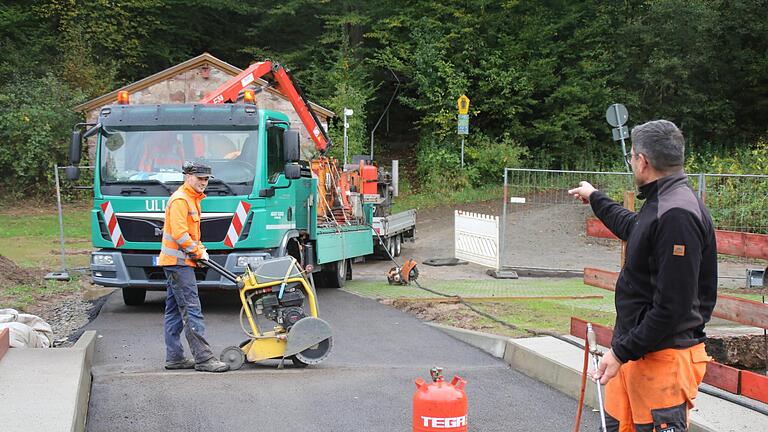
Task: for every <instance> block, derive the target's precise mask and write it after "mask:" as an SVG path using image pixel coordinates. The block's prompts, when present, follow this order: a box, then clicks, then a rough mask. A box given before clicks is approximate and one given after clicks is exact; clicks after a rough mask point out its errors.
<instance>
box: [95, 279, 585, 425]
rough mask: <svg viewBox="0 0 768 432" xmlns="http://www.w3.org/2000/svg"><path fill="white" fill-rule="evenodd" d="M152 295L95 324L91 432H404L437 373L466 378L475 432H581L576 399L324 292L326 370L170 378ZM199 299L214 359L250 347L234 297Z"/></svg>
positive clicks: (366, 303) (380, 309)
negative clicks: (329, 332) (329, 345)
mask: <svg viewBox="0 0 768 432" xmlns="http://www.w3.org/2000/svg"><path fill="white" fill-rule="evenodd" d="M147 297H148V301H147V303H146V304H145V305H143V306H139V307H128V306H125V305H123V304H122V298H121V296H120V294H119V293H116V294H113V295H111V296H110V298H109V300H108V301H107V303H106V304H105V305H104V307H103V308H102V310H101V312H100V314H99V316H98V317H97V318H96V319H95V320H94V321H93V322H92V323H91V324H90V325H89V326H88V330H96V331H98V333H99V338H98V340H97V343H96V351H95V353H94V360H93V368H92V374H93V384H92V389H91V400H90V405H89V409H88V422H87V430H88V431H103V430H109V431H113V432H114V431H135V430H142V431H166V430H169V428H173V429H178V430H190V431H192V430H247V429H254V428H256V429H259V430H261V429H269V430H275V429H282V428H286V429H287V430H294V431H329V432H330V431H371V432H378V431H382V432H383V431H387V432H391V431H406V430H411V406H412V397H413V393H414V391H415V389H416V387H415V384H414V380H415V379H416V378H424V379H428V377H429V369H430V368H431V367H433V366H442V367H443V368H444V373H445V376H446V378H447V379H448V380H450V379H451V378H452V377H453V375H460V376H461V377H462V378H464V379H465V380H466V381H467V385H466V392H467V396H468V399H469V430H472V431H484V432H485V431H505V432H507V431H530V430H553V431H554V430H557V431H566V430H572V429H573V419H574V415H575V412H576V403H577V402H576V401H575V400H574V399H572V398H569V397H567V396H565V395H564V394H562V393H560V392H558V391H557V390H554V389H552V388H550V387H548V386H546V385H544V384H542V383H540V382H538V381H535V380H533V379H531V378H528V377H527V376H525V375H522V374H520V373H518V372H517V371H515V370H512V369H510V368H509V366H508V365H507V364H506V363H504V362H503V361H501V360H499V359H496V358H494V357H492V356H490V355H488V354H486V353H484V352H482V351H480V350H478V349H476V348H474V347H472V346H469V345H467V344H465V343H463V342H461V341H458V340H456V339H454V338H452V337H450V336H448V335H446V334H444V333H442V332H440V331H439V330H437V329H434V328H431V327H429V326H427V325H424V323H422V322H421V321H419V320H418V319H416V318H414V317H413V316H411V315H408V314H406V313H403V312H400V311H398V310H396V309H393V308H390V307H388V306H385V305H382V304H379V303H378V302H376V301H374V300H370V299H364V298H361V297H358V296H355V295H353V294H350V293H347V292H344V291H339V290H320V291H319V293H318V297H319V300H318V301H319V307H320V316H321V318H323V319H325V320H327V321H328V322H329V323H330V324H331V327H332V328H333V331H334V348H333V351H332V353H331V355H330V357H329V358H328V359H327V360H326V361H324V362H323V363H321V364H319V365H316V366H310V367H309V368H307V369H297V368H293V367H292V365H291V363H290V361H286V364H285V368H284V369H277V364H278V363H277V362H274V361H272V362H266V363H262V364H246V365H244V366H243V368H242V369H240V370H238V371H233V372H227V373H223V374H210V373H201V372H195V371H165V370H164V369H163V365H164V344H163V331H162V326H163V307H164V297H165V295H164V293H148V296H147ZM202 300H203V312H204V314H205V321H206V338H207V339H208V341H209V342H210V343H211V344H212V345H213V349H214V352H216V353H218V352H220V351H221V350H222V349H223V348H225V347H226V346H230V345H237V344H238V343H240V342H241V341H242V340H244V339H245V336H244V335H243V332H242V330H241V329H240V324H239V323H238V316H239V309H240V305H239V300H238V299H237V296H236V293H234V292H218V293H204V294H203V295H202ZM182 339H183V338H182ZM585 417H586V418H585V419H583V422H584V425H583V426H582V430H596V429H597V427H598V418H597V415H596V414H595V413H594V412H592V411H591V410H585Z"/></svg>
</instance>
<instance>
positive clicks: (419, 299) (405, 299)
mask: <svg viewBox="0 0 768 432" xmlns="http://www.w3.org/2000/svg"><path fill="white" fill-rule="evenodd" d="M601 298H605V296H602V295H600V294H585V295H542V296H514V297H513V296H509V297H501V296H496V297H398V298H397V299H396V300H397V301H399V302H413V303H417V302H429V303H459V302H460V301H462V300H464V301H465V302H469V303H485V302H495V301H496V302H498V301H517V300H590V299H601Z"/></svg>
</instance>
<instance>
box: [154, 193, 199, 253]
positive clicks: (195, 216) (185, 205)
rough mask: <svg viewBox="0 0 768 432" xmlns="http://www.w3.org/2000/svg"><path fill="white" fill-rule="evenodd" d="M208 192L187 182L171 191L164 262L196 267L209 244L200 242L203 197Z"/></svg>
mask: <svg viewBox="0 0 768 432" xmlns="http://www.w3.org/2000/svg"><path fill="white" fill-rule="evenodd" d="M203 198H205V194H202V193H198V192H197V191H195V190H194V189H192V188H191V187H190V186H189V185H187V184H186V183H184V184H183V185H181V187H180V188H179V189H177V190H176V192H174V193H173V195H171V198H170V199H169V200H168V205H167V206H166V208H165V224H164V225H163V243H162V247H161V248H160V259H159V260H158V264H159V265H161V266H171V265H182V263H183V264H186V265H188V266H192V267H194V266H195V265H196V264H195V259H198V258H200V257H201V256H202V255H203V251H205V247H204V246H203V244H202V243H201V242H200V201H202V200H203Z"/></svg>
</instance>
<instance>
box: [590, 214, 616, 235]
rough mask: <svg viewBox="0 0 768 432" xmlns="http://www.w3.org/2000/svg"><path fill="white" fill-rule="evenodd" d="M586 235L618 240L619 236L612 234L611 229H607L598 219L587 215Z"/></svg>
mask: <svg viewBox="0 0 768 432" xmlns="http://www.w3.org/2000/svg"><path fill="white" fill-rule="evenodd" d="M587 235H588V236H590V237H598V238H607V239H614V240H618V239H619V238H618V237H616V236H615V235H613V233H612V232H611V230H609V229H608V227H606V226H605V225H603V223H602V222H600V219H598V218H594V217H589V218H587Z"/></svg>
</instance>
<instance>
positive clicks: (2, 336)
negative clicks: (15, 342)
mask: <svg viewBox="0 0 768 432" xmlns="http://www.w3.org/2000/svg"><path fill="white" fill-rule="evenodd" d="M9 346H11V339H10V334H9V333H8V329H7V328H4V329H2V330H0V360H2V359H3V356H4V355H5V353H6V351H8V347H9Z"/></svg>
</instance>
